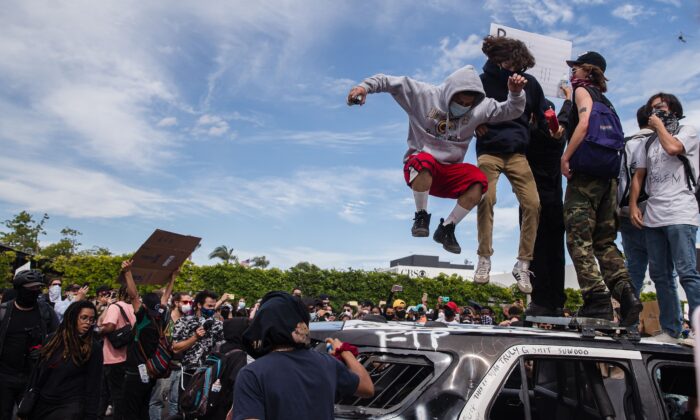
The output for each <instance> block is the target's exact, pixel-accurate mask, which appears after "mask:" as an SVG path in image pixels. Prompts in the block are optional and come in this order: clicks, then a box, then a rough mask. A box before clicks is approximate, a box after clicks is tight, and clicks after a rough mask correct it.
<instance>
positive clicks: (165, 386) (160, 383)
mask: <svg viewBox="0 0 700 420" xmlns="http://www.w3.org/2000/svg"><path fill="white" fill-rule="evenodd" d="M172 376H173V374H172V373H171V374H170V377H168V378H163V379H158V380H157V381H156V385H155V386H154V387H153V391H151V400H150V401H149V403H148V417H149V418H150V419H151V420H161V418H162V414H163V407H164V406H165V400H164V398H163V397H164V396H165V394H166V392H167V391H169V390H170V379H171V378H172Z"/></svg>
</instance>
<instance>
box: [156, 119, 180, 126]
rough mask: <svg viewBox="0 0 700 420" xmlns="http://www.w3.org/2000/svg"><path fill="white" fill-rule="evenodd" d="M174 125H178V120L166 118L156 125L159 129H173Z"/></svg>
mask: <svg viewBox="0 0 700 420" xmlns="http://www.w3.org/2000/svg"><path fill="white" fill-rule="evenodd" d="M174 125H177V118H175V117H165V118H163V119H162V120H160V121H158V124H156V126H158V127H172V126H174Z"/></svg>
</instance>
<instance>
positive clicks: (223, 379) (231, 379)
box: [179, 349, 246, 418]
mask: <svg viewBox="0 0 700 420" xmlns="http://www.w3.org/2000/svg"><path fill="white" fill-rule="evenodd" d="M236 359H238V360H239V361H243V363H235V361H236ZM245 361H246V354H245V352H243V351H242V350H239V349H234V350H231V351H229V352H227V353H221V352H218V351H215V352H213V353H211V354H210V355H209V356H207V359H206V361H205V362H204V365H203V366H201V367H198V368H197V369H196V370H195V372H194V374H193V375H192V378H191V379H190V382H189V384H188V385H187V387H186V388H185V390H184V391H182V392H180V399H179V405H180V411H181V412H182V413H183V414H185V415H186V416H187V415H190V416H195V417H198V418H206V417H207V416H211V415H212V414H213V413H215V412H216V411H217V410H219V409H221V408H222V407H224V408H225V410H226V411H228V409H229V408H231V404H232V403H233V385H234V383H235V378H236V374H237V373H238V371H239V370H240V369H241V368H242V367H243V366H245Z"/></svg>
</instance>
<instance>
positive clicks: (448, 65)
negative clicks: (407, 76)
mask: <svg viewBox="0 0 700 420" xmlns="http://www.w3.org/2000/svg"><path fill="white" fill-rule="evenodd" d="M482 41H483V38H482V37H480V36H478V35H475V34H471V35H469V36H468V37H467V38H465V39H458V40H457V42H456V43H455V44H454V46H452V45H451V44H452V40H451V39H450V37H445V38H442V39H441V40H440V45H439V46H438V47H437V48H436V51H435V52H434V54H435V55H436V56H438V59H437V65H434V66H433V67H432V68H431V69H430V70H429V71H428V72H427V73H426V72H423V71H419V72H418V74H417V75H416V78H417V79H421V80H428V81H433V82H436V83H439V82H441V81H442V79H444V78H445V76H447V75H448V74H450V73H452V72H453V71H455V70H457V69H458V68H460V67H463V66H464V65H466V64H467V63H468V60H469V59H472V58H477V57H481V56H482V55H483V53H482V52H481V43H482Z"/></svg>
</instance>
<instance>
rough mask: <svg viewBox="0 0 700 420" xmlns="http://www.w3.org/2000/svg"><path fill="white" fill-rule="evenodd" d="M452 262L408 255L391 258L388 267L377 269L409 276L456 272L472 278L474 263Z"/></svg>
mask: <svg viewBox="0 0 700 420" xmlns="http://www.w3.org/2000/svg"><path fill="white" fill-rule="evenodd" d="M465 262H466V263H467V264H452V263H450V262H445V261H440V258H439V257H436V256H432V255H409V256H408V257H403V258H399V259H396V260H392V261H391V262H390V263H389V268H380V269H378V271H382V272H387V273H396V274H403V275H407V276H409V277H411V278H417V277H430V278H432V277H437V276H438V275H440V274H445V275H447V276H451V275H453V274H456V275H458V276H461V277H462V278H463V279H465V280H472V279H473V278H474V264H471V263H470V262H468V261H465Z"/></svg>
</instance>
